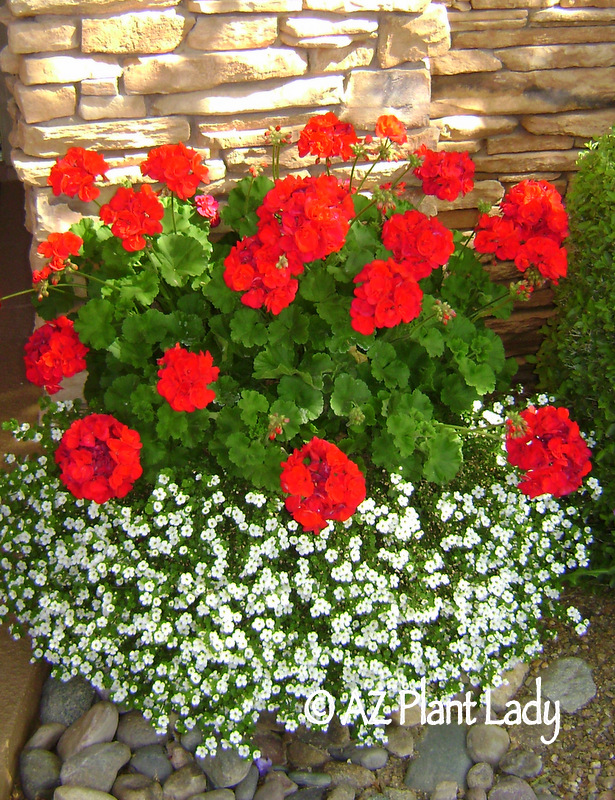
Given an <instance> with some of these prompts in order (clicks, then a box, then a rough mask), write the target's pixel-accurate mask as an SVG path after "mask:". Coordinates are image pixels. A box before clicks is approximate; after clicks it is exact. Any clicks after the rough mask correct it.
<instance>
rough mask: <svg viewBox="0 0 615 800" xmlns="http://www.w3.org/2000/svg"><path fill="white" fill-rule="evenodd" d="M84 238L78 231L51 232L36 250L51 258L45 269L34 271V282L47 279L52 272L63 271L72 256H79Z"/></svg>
mask: <svg viewBox="0 0 615 800" xmlns="http://www.w3.org/2000/svg"><path fill="white" fill-rule="evenodd" d="M82 244H83V239H82V238H81V237H80V236H77V234H76V233H72V232H71V231H66V233H50V234H49V236H48V237H47V239H46V240H45V241H44V242H41V243H40V244H39V246H38V247H37V250H36V252H37V253H40V255H42V256H45V258H48V259H49V262H48V263H47V264H45V266H44V267H43V269H41V270H35V271H34V272H33V273H32V282H33V283H40V281H45V280H47V278H48V277H49V276H50V275H51V273H52V272H56V273H57V272H62V270H64V269H66V261H67V259H68V258H70V257H71V256H78V255H79V250H80V249H81V245H82Z"/></svg>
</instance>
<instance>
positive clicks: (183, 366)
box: [156, 342, 220, 411]
mask: <svg viewBox="0 0 615 800" xmlns="http://www.w3.org/2000/svg"><path fill="white" fill-rule="evenodd" d="M213 363H214V360H213V358H212V355H211V353H210V352H209V351H207V352H206V353H203V351H200V352H199V353H191V352H190V351H189V350H185V349H184V348H183V347H180V346H179V342H178V343H177V344H176V345H175V347H172V348H170V349H169V350H167V351H166V353H165V354H164V355H163V357H162V358H160V359H158V364H161V365H162V368H161V369H159V370H158V377H159V378H160V380H159V381H158V384H157V386H156V389H157V390H158V394H160V395H162V397H164V399H165V400H167V401H168V402H169V405H170V406H171V408H172V409H173V410H174V411H196V409H197V408H205V406H207V405H209V403H211V402H212V400H214V399H215V397H216V393H215V392H214V391H213V389H210V388H209V385H210V384H211V383H213V382H214V381H216V380H218V375H219V373H220V370H219V369H218V367H214V366H213Z"/></svg>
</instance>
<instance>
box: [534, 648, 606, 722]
mask: <svg viewBox="0 0 615 800" xmlns="http://www.w3.org/2000/svg"><path fill="white" fill-rule="evenodd" d="M537 678H541V679H542V681H541V689H542V693H543V694H544V695H545V697H547V698H548V699H549V700H551V701H553V702H556V701H557V700H559V703H560V707H561V709H562V711H566V712H567V713H568V714H573V713H574V712H575V711H578V710H579V709H580V708H583V706H585V705H587V703H589V701H590V700H591V699H592V698H593V697H595V696H596V684H595V683H594V680H593V678H592V674H591V670H590V668H589V667H588V666H587V664H586V662H585V661H583V659H582V658H576V657H574V656H570V657H567V658H558V659H557V660H556V661H554V662H553V663H552V664H549V666H548V667H547V668H546V669H544V670H542V672H541V673H540V674H539V675H538V676H537Z"/></svg>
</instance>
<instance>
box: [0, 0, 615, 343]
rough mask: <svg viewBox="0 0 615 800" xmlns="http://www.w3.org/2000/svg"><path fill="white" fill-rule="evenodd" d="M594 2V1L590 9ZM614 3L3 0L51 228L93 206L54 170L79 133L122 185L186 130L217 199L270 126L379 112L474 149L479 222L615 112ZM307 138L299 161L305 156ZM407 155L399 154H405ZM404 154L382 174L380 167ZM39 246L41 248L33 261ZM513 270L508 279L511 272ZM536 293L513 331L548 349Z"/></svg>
mask: <svg viewBox="0 0 615 800" xmlns="http://www.w3.org/2000/svg"><path fill="white" fill-rule="evenodd" d="M590 3H593V4H592V5H590ZM614 6H615V0H587V2H585V1H584V0H561V4H560V5H554V2H553V0H446V2H445V3H431V2H429V0H181V1H180V0H5V2H4V3H0V21H1V22H3V23H4V24H5V26H6V33H7V45H6V46H5V47H4V49H3V50H2V52H1V53H0V69H1V70H2V71H3V72H4V73H5V76H6V83H7V87H8V90H9V97H10V99H9V103H8V106H9V107H8V111H9V113H10V115H11V117H12V133H11V136H10V146H11V158H12V163H13V166H14V168H15V170H16V172H17V175H18V177H19V178H20V180H22V181H23V182H24V184H25V186H26V198H27V224H28V227H29V229H30V230H31V231H32V232H33V234H34V245H33V252H34V250H35V248H36V245H37V243H38V241H40V239H42V238H44V237H45V236H46V235H47V234H48V233H49V232H51V231H53V230H64V229H66V228H67V227H68V225H69V224H70V223H71V222H72V221H74V220H76V219H77V218H78V217H79V216H80V215H81V213H83V212H84V211H87V209H85V208H84V207H82V206H81V205H80V204H79V203H78V202H71V203H70V204H69V205H65V203H64V200H63V198H56V197H54V196H53V194H52V192H51V189H50V188H49V187H48V186H47V185H46V178H47V175H48V172H49V169H50V167H51V165H52V164H53V163H54V161H55V159H56V157H58V156H61V155H63V154H64V153H65V152H66V150H67V149H68V147H70V146H73V145H76V146H83V147H90V148H95V149H96V150H99V151H101V152H102V153H104V155H105V157H106V158H107V160H108V161H109V163H110V164H111V165H112V169H111V170H110V171H109V173H108V177H109V186H108V187H107V188H106V189H105V192H104V193H103V197H102V199H103V201H104V200H106V199H108V197H110V195H111V194H112V192H113V191H114V187H115V186H116V185H117V184H118V183H120V182H121V181H123V180H124V179H126V178H128V179H141V174H140V171H139V166H138V165H139V163H140V162H141V161H142V160H143V158H144V157H145V155H146V153H147V150H148V149H149V148H151V147H154V146H157V145H160V144H165V143H176V142H178V141H183V142H185V143H187V144H189V145H191V146H192V147H194V148H196V149H197V150H199V151H200V152H201V153H202V154H203V156H204V157H205V159H206V161H207V163H208V166H209V168H210V175H211V178H212V183H211V185H210V187H209V190H210V191H211V192H212V193H214V194H218V195H223V194H224V193H226V192H227V191H228V189H229V188H230V186H231V185H232V183H233V182H234V181H235V180H236V179H237V178H241V177H243V176H244V175H245V174H246V170H247V168H248V167H250V166H252V165H254V164H261V163H262V162H266V161H268V151H269V148H268V147H267V141H266V138H265V135H264V134H265V131H266V130H267V128H268V127H269V126H270V125H281V126H282V127H283V128H284V129H288V130H290V132H291V135H292V138H293V141H296V139H297V137H298V133H299V130H300V128H301V127H302V125H304V124H305V122H306V121H307V120H308V119H309V117H310V116H312V115H313V114H315V113H321V112H323V111H326V110H332V111H335V112H336V113H337V114H338V115H339V116H340V117H341V118H342V119H344V120H348V121H351V122H353V123H354V124H355V126H356V127H357V128H358V130H359V131H360V132H361V131H369V130H372V129H373V125H374V123H375V120H376V118H377V117H378V115H379V114H381V113H394V114H396V115H397V116H399V117H400V118H401V119H403V121H404V122H405V123H406V125H408V127H409V129H410V138H411V143H412V144H414V145H416V146H417V147H418V145H419V144H421V143H423V142H425V143H427V144H428V145H429V146H432V147H435V146H436V145H438V146H439V147H440V148H443V149H459V150H468V151H469V152H470V153H471V155H472V157H473V158H474V160H475V163H476V167H477V178H478V182H477V188H476V190H475V192H473V193H472V194H471V195H469V196H467V197H465V198H461V199H460V200H459V201H458V202H456V203H455V204H454V205H453V209H452V210H450V207H447V208H449V210H447V211H444V210H443V207H442V204H440V203H439V201H438V202H433V203H431V206H429V204H428V205H427V206H425V207H424V210H431V212H435V211H441V214H442V220H443V221H444V222H445V223H446V224H449V225H451V226H453V227H462V228H463V227H470V226H471V225H473V224H474V222H475V220H476V218H477V209H476V206H477V201H478V200H479V199H487V200H490V201H491V202H497V201H498V200H499V198H500V197H501V196H502V194H503V192H504V190H505V188H506V186H507V185H509V184H511V183H514V182H516V181H518V180H519V179H521V178H523V177H540V178H547V179H550V180H552V181H554V182H555V183H556V185H558V187H559V188H560V189H561V190H562V191H563V192H565V191H566V188H567V185H568V183H569V179H570V176H571V175H572V174H573V173H574V169H575V161H576V158H577V155H578V152H579V149H580V147H581V146H582V145H583V144H584V143H585V142H586V141H587V139H589V138H591V137H592V136H595V135H599V134H601V133H603V132H604V131H605V130H607V129H608V128H609V127H610V126H611V125H613V124H615V103H614V100H615V7H614ZM307 163H308V162H307V161H306V160H303V159H301V158H299V156H298V155H297V150H296V147H294V146H289V147H287V148H286V149H285V150H284V152H283V153H282V157H281V166H282V169H283V170H284V171H295V170H304V169H306V168H307ZM393 168H394V167H393ZM390 172H391V168H386V167H385V168H383V169H379V170H376V171H375V172H374V174H373V175H372V178H373V180H374V181H375V182H376V181H381V180H382V179H384V178H385V176H387V175H388V174H389V173H390ZM35 260H36V259H35V257H33V261H35ZM510 274H511V273H510V271H509V270H507V268H506V267H505V266H501V267H499V268H498V273H497V275H498V277H501V278H502V280H504V279H506V278H507V277H509V276H510ZM550 303H551V295H550V293H549V292H548V291H547V290H544V291H541V292H536V293H535V295H534V297H533V298H532V300H531V302H530V304H529V305H526V306H524V307H523V308H522V309H520V310H519V311H518V312H517V313H516V314H515V315H514V317H513V320H512V322H509V323H506V325H505V326H504V327H502V331H503V332H505V333H506V335H507V337H508V340H509V344H510V348H511V351H512V352H516V353H517V354H522V353H524V352H528V351H531V350H532V349H534V348H535V340H536V331H537V330H538V328H539V327H540V326H541V325H542V323H543V322H544V320H545V318H546V317H548V316H549V314H551V313H552V307H551V305H550Z"/></svg>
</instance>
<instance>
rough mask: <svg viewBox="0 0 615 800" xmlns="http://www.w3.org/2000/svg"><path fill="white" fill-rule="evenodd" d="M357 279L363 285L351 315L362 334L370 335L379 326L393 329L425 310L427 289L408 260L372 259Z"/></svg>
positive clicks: (359, 289)
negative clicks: (423, 289) (412, 274)
mask: <svg viewBox="0 0 615 800" xmlns="http://www.w3.org/2000/svg"><path fill="white" fill-rule="evenodd" d="M354 282H355V283H359V284H361V285H360V286H358V287H357V288H356V289H355V290H354V294H355V296H354V299H353V301H352V304H351V306H350V316H351V317H352V322H351V325H352V327H353V328H354V330H355V331H358V332H359V333H363V334H365V335H366V336H369V334H370V333H373V332H374V330H375V329H376V328H393V327H395V325H399V324H400V323H402V322H410V321H411V320H413V319H416V317H418V316H419V314H420V313H421V303H422V300H423V292H422V291H421V288H420V286H419V285H418V283H417V282H416V280H414V278H412V277H410V276H409V275H408V269H407V268H406V266H405V264H404V263H402V264H398V263H397V262H395V261H393V259H392V258H389V259H388V260H387V261H379V260H376V261H372V262H370V263H369V264H366V265H365V266H364V267H363V269H362V270H361V272H359V274H358V275H357V276H356V277H355V279H354Z"/></svg>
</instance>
